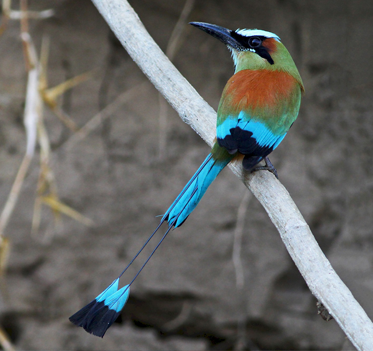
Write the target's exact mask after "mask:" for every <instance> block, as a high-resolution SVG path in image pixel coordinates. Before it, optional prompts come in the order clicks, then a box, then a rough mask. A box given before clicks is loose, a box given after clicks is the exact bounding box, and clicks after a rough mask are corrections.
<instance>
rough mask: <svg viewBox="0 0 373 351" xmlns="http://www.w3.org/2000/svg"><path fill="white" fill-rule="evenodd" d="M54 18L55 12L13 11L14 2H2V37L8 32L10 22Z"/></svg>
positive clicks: (5, 0)
mask: <svg viewBox="0 0 373 351" xmlns="http://www.w3.org/2000/svg"><path fill="white" fill-rule="evenodd" d="M52 16H54V10H52V9H48V10H43V11H24V10H21V11H17V10H12V0H3V2H2V18H1V25H0V36H1V35H2V34H3V33H4V31H5V30H6V27H7V25H8V21H9V20H10V19H11V20H22V19H28V18H30V19H44V18H49V17H52Z"/></svg>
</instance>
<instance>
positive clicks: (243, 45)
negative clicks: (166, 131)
mask: <svg viewBox="0 0 373 351" xmlns="http://www.w3.org/2000/svg"><path fill="white" fill-rule="evenodd" d="M191 24H192V25H193V26H195V27H197V28H199V29H201V30H203V31H205V32H207V33H208V34H211V35H212V36H213V37H215V38H217V39H219V40H220V41H222V42H223V43H224V44H226V45H227V46H228V48H229V49H230V50H231V52H232V56H233V61H234V64H235V73H234V75H233V76H232V77H231V78H230V79H229V81H228V83H227V84H226V86H225V88H224V91H223V94H222V97H221V100H220V103H219V107H218V113H217V128H216V132H217V140H216V142H215V144H214V146H213V148H212V151H211V153H210V154H209V155H208V156H207V158H206V159H205V161H204V162H203V163H202V165H201V166H200V167H199V169H198V170H197V172H196V173H195V174H194V175H193V177H192V178H191V179H190V181H189V182H188V183H187V185H186V186H185V187H184V189H183V190H182V192H181V193H180V194H179V195H178V197H177V198H176V200H175V201H174V202H173V204H172V205H171V206H170V208H169V209H168V210H167V211H166V213H165V214H164V215H163V217H162V219H161V222H160V224H159V225H158V227H157V228H156V230H155V231H154V232H153V234H152V235H151V236H150V237H149V239H148V240H147V241H146V242H145V244H144V245H143V247H142V248H141V249H140V250H139V252H138V253H137V254H136V255H135V257H134V258H133V259H132V260H131V262H130V263H129V264H128V266H127V267H126V268H125V269H124V271H123V272H122V273H121V274H120V275H119V276H118V278H117V279H115V280H114V281H113V282H112V283H111V284H110V285H109V286H108V288H106V289H105V290H104V291H103V292H102V293H101V294H100V295H98V296H97V297H96V298H95V299H94V300H93V301H91V302H90V303H89V304H88V305H86V306H85V307H83V308H82V309H81V310H79V311H78V312H76V313H75V314H74V315H73V316H71V317H70V321H71V322H72V323H74V324H76V325H78V326H81V327H83V328H84V329H85V330H86V331H87V332H89V333H92V334H94V335H97V336H100V337H103V336H104V334H105V332H106V331H107V329H108V328H109V327H110V326H111V325H112V324H113V323H114V321H115V319H116V318H117V317H118V315H119V314H120V312H121V310H122V308H123V306H124V305H125V303H126V302H127V299H128V296H129V292H130V286H131V284H132V283H133V282H134V280H135V279H136V277H137V276H138V275H139V273H140V272H141V271H142V269H143V268H144V266H145V265H146V264H147V262H148V261H149V260H150V258H151V257H152V255H153V254H154V252H155V251H156V250H157V248H158V247H159V245H160V244H161V243H162V241H163V240H164V238H165V237H166V235H167V234H168V233H169V231H170V230H171V229H172V228H176V227H179V226H180V225H181V224H182V223H183V222H184V221H185V220H186V219H187V217H188V216H189V215H190V213H191V212H192V211H193V210H194V209H195V207H196V206H197V204H198V203H199V201H200V200H201V198H202V196H203V195H204V193H205V192H206V190H207V188H208V187H209V185H210V184H211V183H212V182H213V181H214V179H215V178H216V177H217V175H218V174H219V173H220V172H221V170H222V169H223V168H224V167H225V166H226V165H227V164H228V163H229V162H231V161H232V160H237V161H240V162H242V165H243V168H244V169H245V170H246V171H248V172H250V171H253V170H256V169H264V168H268V169H270V170H272V171H273V172H276V171H275V169H274V168H273V166H272V165H271V164H270V162H269V160H268V158H267V156H268V155H269V154H270V153H271V152H272V151H273V150H274V149H275V148H276V147H277V146H278V145H279V144H280V142H281V141H282V140H283V139H284V137H285V135H286V133H287V132H288V130H289V128H290V127H291V125H292V124H293V122H294V121H295V119H296V118H297V116H298V112H299V107H300V101H301V93H302V92H303V90H304V88H303V83H302V79H301V77H300V75H299V73H298V70H297V68H296V66H295V64H294V61H293V59H292V58H291V56H290V54H289V52H288V51H287V49H286V48H285V46H284V45H283V44H282V43H281V41H280V38H279V37H278V36H277V35H276V34H273V33H270V32H267V31H264V30H258V29H253V30H249V29H238V30H236V31H233V30H229V29H226V28H223V27H220V26H216V25H212V24H207V23H201V22H192V23H191ZM263 159H264V160H266V164H267V167H257V168H255V166H256V165H257V164H258V163H259V162H260V161H261V160H263ZM165 221H167V222H168V229H167V231H166V233H165V234H164V235H163V237H162V239H161V240H160V241H159V242H158V244H157V245H156V247H155V248H154V250H153V251H152V253H151V254H150V256H149V257H148V258H147V259H146V261H145V263H144V264H143V266H142V267H141V268H140V270H139V271H138V272H137V274H136V275H135V277H134V278H133V279H132V280H131V281H130V282H129V284H127V285H125V286H124V287H122V288H121V289H119V290H118V287H119V279H120V278H121V277H122V275H123V274H124V272H125V271H126V270H127V268H128V267H129V266H130V265H131V264H132V262H133V261H134V260H135V259H136V258H137V257H138V255H139V254H140V253H141V252H142V250H143V249H144V247H145V246H146V245H147V244H148V243H149V241H150V240H151V239H152V237H153V236H154V235H155V233H156V232H157V231H158V229H159V228H160V226H161V225H162V224H163V223H164V222H165Z"/></svg>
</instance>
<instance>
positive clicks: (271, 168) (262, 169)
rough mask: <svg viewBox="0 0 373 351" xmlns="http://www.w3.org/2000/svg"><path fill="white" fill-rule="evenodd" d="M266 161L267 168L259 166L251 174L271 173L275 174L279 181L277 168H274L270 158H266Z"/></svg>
mask: <svg viewBox="0 0 373 351" xmlns="http://www.w3.org/2000/svg"><path fill="white" fill-rule="evenodd" d="M264 161H265V163H266V165H265V166H258V167H255V168H253V169H252V170H251V172H256V171H270V172H271V173H273V174H274V176H275V177H276V178H277V179H278V174H277V170H276V168H275V167H274V166H273V164H272V162H271V161H270V160H269V158H268V157H265V158H264Z"/></svg>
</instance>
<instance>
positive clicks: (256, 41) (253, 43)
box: [249, 37, 262, 49]
mask: <svg viewBox="0 0 373 351" xmlns="http://www.w3.org/2000/svg"><path fill="white" fill-rule="evenodd" d="M249 45H250V47H251V48H253V49H255V48H258V47H259V46H260V45H262V40H261V39H260V38H257V37H252V38H250V39H249Z"/></svg>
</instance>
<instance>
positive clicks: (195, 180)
mask: <svg viewBox="0 0 373 351" xmlns="http://www.w3.org/2000/svg"><path fill="white" fill-rule="evenodd" d="M229 156H230V155H229ZM232 158H233V156H230V157H226V158H225V159H224V160H216V159H214V157H213V155H212V154H209V155H208V156H207V158H206V159H205V161H204V162H203V163H202V165H201V166H200V168H198V170H197V172H196V173H195V175H194V176H193V177H192V179H191V180H190V181H189V182H188V184H187V185H186V186H185V187H184V189H183V191H182V192H181V193H180V195H179V196H178V197H177V198H176V200H175V201H174V202H173V204H172V205H171V207H170V208H169V209H168V210H167V212H166V213H165V215H164V216H163V218H162V219H167V220H168V223H169V224H170V223H172V222H174V219H175V218H176V217H177V220H176V221H175V224H174V226H175V228H176V227H179V226H181V225H182V224H183V223H184V222H185V220H186V219H187V218H188V216H189V215H190V214H191V213H192V211H193V210H194V209H195V208H196V207H197V205H198V203H199V202H200V200H201V199H202V197H203V195H204V194H205V192H206V190H207V188H208V187H209V186H210V184H211V183H212V182H213V181H214V180H215V178H216V177H217V176H218V174H219V173H220V172H221V171H222V169H223V168H224V167H225V166H226V165H227V164H228V163H229V162H230V160H231V159H232Z"/></svg>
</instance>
